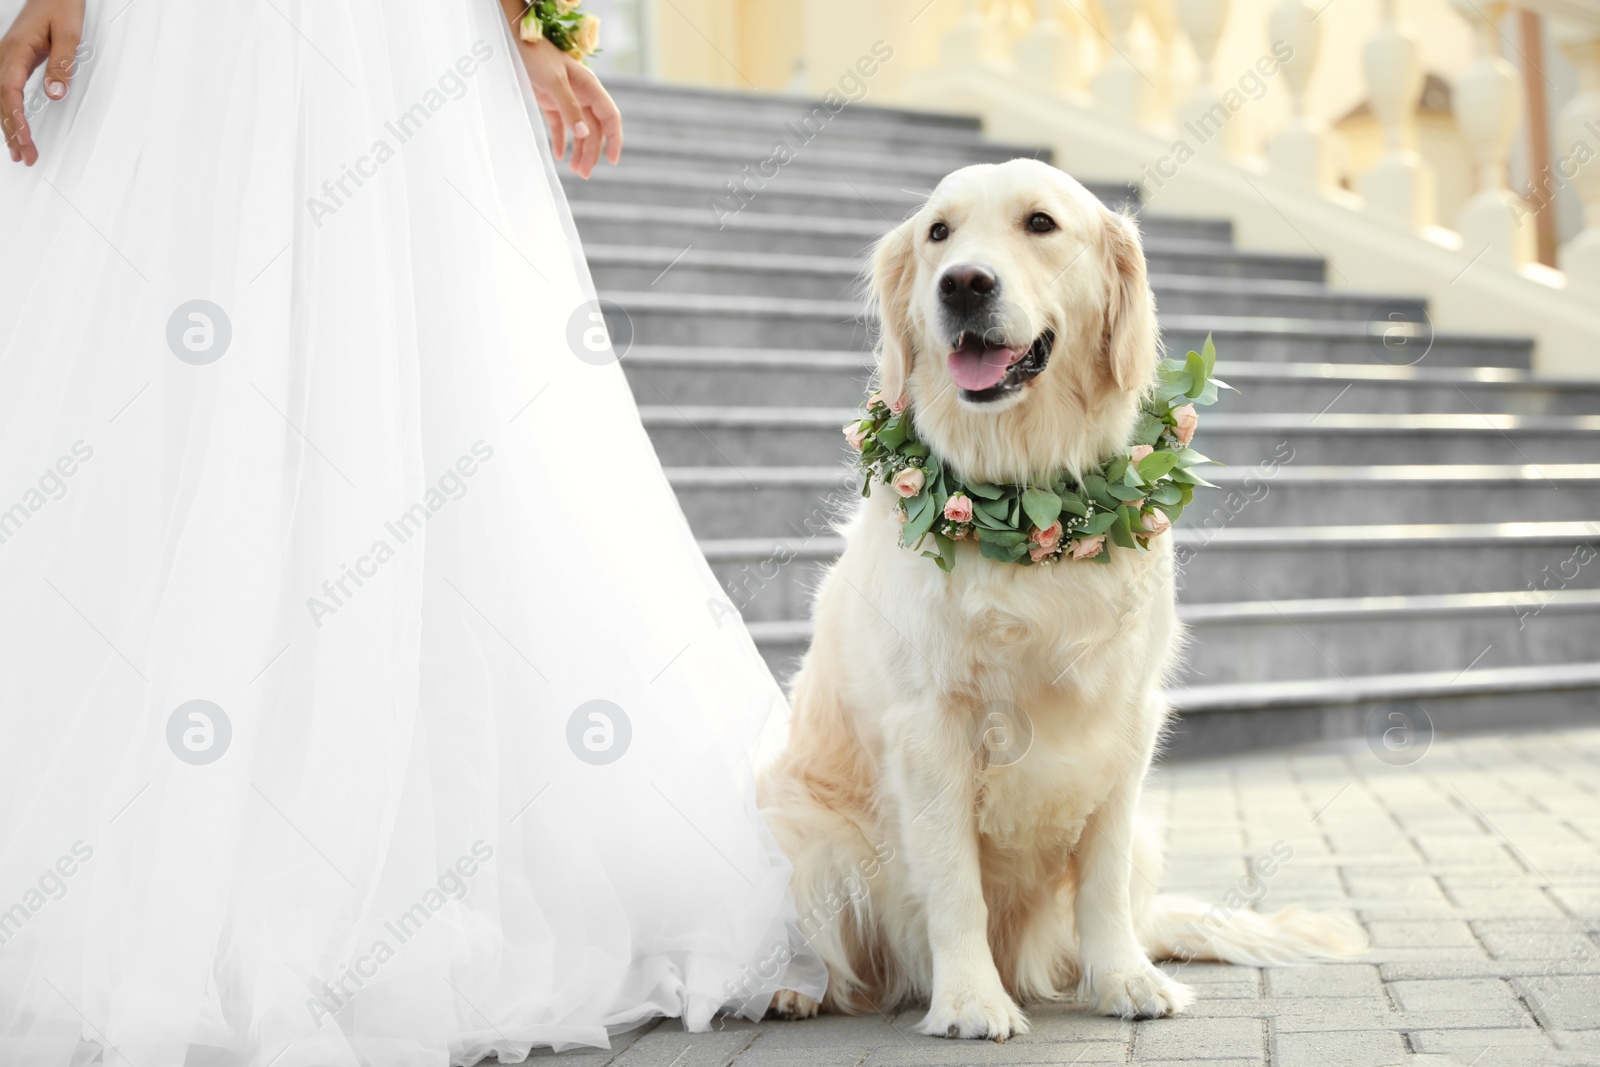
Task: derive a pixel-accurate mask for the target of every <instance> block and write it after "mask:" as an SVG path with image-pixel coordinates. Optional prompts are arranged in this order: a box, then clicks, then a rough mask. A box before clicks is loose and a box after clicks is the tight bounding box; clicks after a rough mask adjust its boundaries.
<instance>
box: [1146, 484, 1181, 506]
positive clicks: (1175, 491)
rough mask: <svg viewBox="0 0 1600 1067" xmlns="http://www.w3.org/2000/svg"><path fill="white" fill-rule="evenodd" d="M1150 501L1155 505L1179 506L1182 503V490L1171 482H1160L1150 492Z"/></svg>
mask: <svg viewBox="0 0 1600 1067" xmlns="http://www.w3.org/2000/svg"><path fill="white" fill-rule="evenodd" d="M1150 499H1151V501H1153V502H1154V503H1157V504H1179V503H1182V502H1183V490H1182V488H1180V487H1179V486H1176V485H1173V484H1172V483H1171V482H1162V483H1161V484H1160V485H1158V486H1156V487H1155V488H1154V489H1152V490H1150Z"/></svg>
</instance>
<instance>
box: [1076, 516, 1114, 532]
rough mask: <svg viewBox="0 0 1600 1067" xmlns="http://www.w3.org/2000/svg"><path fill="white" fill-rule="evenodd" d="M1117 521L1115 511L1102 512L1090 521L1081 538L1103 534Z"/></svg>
mask: <svg viewBox="0 0 1600 1067" xmlns="http://www.w3.org/2000/svg"><path fill="white" fill-rule="evenodd" d="M1116 521H1117V513H1116V512H1115V511H1102V512H1100V513H1098V514H1096V515H1094V516H1092V517H1091V518H1090V519H1089V524H1088V525H1087V526H1085V527H1084V528H1083V532H1082V534H1081V536H1083V537H1093V536H1094V535H1095V534H1103V533H1105V532H1106V531H1107V530H1109V529H1111V524H1112V523H1114V522H1116Z"/></svg>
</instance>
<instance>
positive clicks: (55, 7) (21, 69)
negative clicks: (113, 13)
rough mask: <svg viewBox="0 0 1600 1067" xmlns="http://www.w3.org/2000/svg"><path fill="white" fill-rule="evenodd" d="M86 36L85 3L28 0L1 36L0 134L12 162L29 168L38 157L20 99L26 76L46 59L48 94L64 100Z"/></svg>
mask: <svg viewBox="0 0 1600 1067" xmlns="http://www.w3.org/2000/svg"><path fill="white" fill-rule="evenodd" d="M82 36H83V0H28V2H27V3H26V4H24V5H23V6H22V10H21V11H20V12H18V13H17V18H16V21H15V22H13V23H12V24H11V28H10V29H9V30H7V31H6V35H5V36H4V37H0V130H4V131H5V137H6V148H8V149H10V151H11V162H13V163H26V164H27V165H28V166H30V167H31V166H33V165H34V163H36V162H38V159H39V150H38V149H37V148H35V147H34V144H33V134H32V131H31V130H29V128H28V113H27V108H26V106H25V105H24V103H23V100H22V87H23V86H24V85H25V84H27V81H28V76H29V75H31V74H32V73H33V71H34V68H36V67H37V66H38V65H39V64H40V63H43V62H44V61H45V59H46V58H48V59H49V60H50V65H49V66H48V67H46V68H45V72H44V91H45V95H46V96H48V97H50V99H52V100H60V99H61V98H62V97H64V96H66V95H67V87H68V86H69V85H71V84H72V68H73V65H74V64H73V59H72V57H73V54H74V53H75V52H76V51H77V48H78V40H79V38H80V37H82Z"/></svg>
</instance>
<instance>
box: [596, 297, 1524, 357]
mask: <svg viewBox="0 0 1600 1067" xmlns="http://www.w3.org/2000/svg"><path fill="white" fill-rule="evenodd" d="M600 296H601V297H602V298H604V299H606V300H609V301H610V302H611V303H612V304H613V305H614V308H613V309H612V311H611V312H609V313H608V316H607V321H608V324H609V325H610V327H611V332H612V336H613V337H618V336H627V337H632V338H633V339H634V340H635V341H638V342H642V343H645V344H652V345H691V344H705V345H714V346H716V347H718V348H735V347H739V346H750V347H782V348H821V349H849V348H865V347H866V344H867V337H868V330H867V325H866V324H867V318H866V308H865V305H863V304H861V303H860V302H858V301H853V300H805V299H795V298H790V297H765V296H720V295H718V296H711V295H705V294H695V293H659V292H654V291H649V290H646V291H642V292H641V291H639V290H601V291H600ZM623 312H626V321H624V319H623V317H622V314H623ZM1161 327H1162V331H1163V335H1164V337H1165V339H1166V344H1167V346H1168V348H1169V349H1171V350H1173V351H1176V352H1183V351H1185V350H1186V349H1190V348H1199V347H1200V346H1201V345H1203V344H1204V343H1205V339H1206V336H1207V335H1208V334H1209V335H1211V336H1214V337H1215V339H1216V346H1217V350H1218V352H1220V353H1223V354H1225V355H1226V356H1227V357H1228V359H1230V360H1248V361H1252V362H1257V361H1268V362H1285V361H1291V360H1310V361H1316V362H1326V363H1361V362H1370V361H1375V360H1377V355H1376V353H1378V352H1381V351H1383V343H1382V341H1381V340H1380V339H1379V337H1380V335H1379V334H1378V333H1376V332H1375V331H1379V330H1381V329H1384V328H1385V327H1379V326H1375V325H1372V324H1369V323H1366V322H1342V321H1336V320H1318V319H1267V318H1242V317H1241V318H1228V317H1225V316H1217V315H1164V316H1162V318H1161ZM1532 351H1533V343H1532V341H1531V340H1526V339H1521V338H1514V337H1484V336H1479V335H1467V334H1450V335H1444V334H1435V335H1434V336H1433V337H1432V338H1431V346H1430V350H1429V353H1428V358H1429V359H1430V361H1431V362H1430V365H1431V366H1441V365H1442V366H1509V367H1519V368H1526V367H1527V366H1528V365H1529V364H1530V363H1531V361H1532Z"/></svg>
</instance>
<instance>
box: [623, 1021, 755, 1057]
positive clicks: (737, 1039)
mask: <svg viewBox="0 0 1600 1067" xmlns="http://www.w3.org/2000/svg"><path fill="white" fill-rule="evenodd" d="M755 1037H756V1035H755V1033H754V1032H752V1031H751V1030H749V1029H740V1030H734V1031H731V1032H730V1031H715V1030H713V1031H711V1032H710V1033H704V1034H688V1033H684V1031H683V1030H682V1028H681V1027H679V1026H677V1024H676V1022H673V1023H670V1024H663V1025H662V1026H660V1027H658V1028H657V1029H655V1030H653V1031H651V1032H650V1033H648V1034H645V1035H644V1036H643V1037H641V1038H639V1040H637V1041H635V1042H634V1043H633V1044H632V1045H630V1046H629V1047H628V1048H627V1049H626V1050H624V1051H623V1053H622V1054H621V1055H620V1056H618V1057H617V1058H616V1059H615V1060H613V1061H612V1063H613V1064H614V1067H727V1065H728V1064H730V1063H732V1062H733V1060H734V1057H735V1056H737V1055H738V1054H739V1053H741V1052H743V1051H744V1050H745V1048H746V1047H747V1046H749V1044H750V1043H751V1042H752V1041H753V1040H755Z"/></svg>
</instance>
